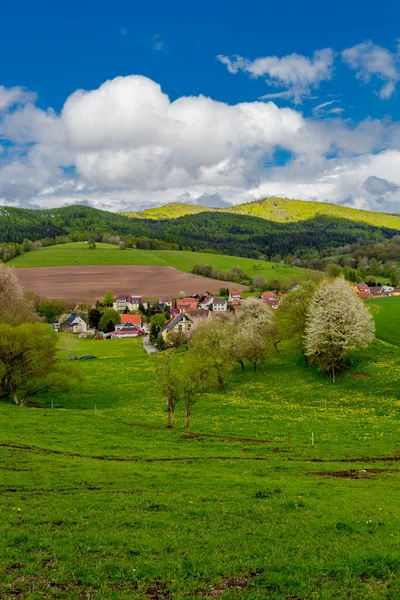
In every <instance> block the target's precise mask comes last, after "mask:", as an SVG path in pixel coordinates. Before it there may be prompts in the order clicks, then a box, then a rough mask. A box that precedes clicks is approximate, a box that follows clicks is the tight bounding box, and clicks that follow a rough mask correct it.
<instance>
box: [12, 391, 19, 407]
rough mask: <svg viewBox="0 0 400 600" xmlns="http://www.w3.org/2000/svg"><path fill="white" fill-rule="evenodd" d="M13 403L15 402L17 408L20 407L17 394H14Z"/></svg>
mask: <svg viewBox="0 0 400 600" xmlns="http://www.w3.org/2000/svg"><path fill="white" fill-rule="evenodd" d="M13 401H14V404H16V405H17V406H19V400H18V396H17V392H13Z"/></svg>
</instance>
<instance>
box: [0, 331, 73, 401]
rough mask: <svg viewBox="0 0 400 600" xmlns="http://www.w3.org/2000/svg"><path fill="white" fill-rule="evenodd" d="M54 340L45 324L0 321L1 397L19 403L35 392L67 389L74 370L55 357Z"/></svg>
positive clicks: (55, 340) (55, 336)
mask: <svg viewBox="0 0 400 600" xmlns="http://www.w3.org/2000/svg"><path fill="white" fill-rule="evenodd" d="M57 341H58V340H57V334H56V333H55V332H54V331H53V330H52V329H51V327H49V326H48V325H43V324H41V323H27V324H23V325H18V326H16V327H12V326H11V325H7V324H0V397H3V398H4V397H10V398H12V400H13V402H14V404H16V405H19V406H22V405H24V404H25V403H26V401H27V400H28V398H31V397H32V396H35V395H37V394H41V393H44V392H48V391H49V390H52V389H54V390H60V389H68V388H69V387H70V385H71V383H72V382H73V380H74V378H76V377H77V372H76V371H75V370H74V369H70V368H68V367H67V366H66V365H63V364H62V363H60V362H59V361H58V360H57V357H56V352H57Z"/></svg>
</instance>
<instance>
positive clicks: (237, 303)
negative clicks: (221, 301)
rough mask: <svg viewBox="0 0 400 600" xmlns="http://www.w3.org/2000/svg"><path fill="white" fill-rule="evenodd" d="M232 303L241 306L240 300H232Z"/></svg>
mask: <svg viewBox="0 0 400 600" xmlns="http://www.w3.org/2000/svg"><path fill="white" fill-rule="evenodd" d="M231 305H232V306H239V301H238V300H232V302H231Z"/></svg>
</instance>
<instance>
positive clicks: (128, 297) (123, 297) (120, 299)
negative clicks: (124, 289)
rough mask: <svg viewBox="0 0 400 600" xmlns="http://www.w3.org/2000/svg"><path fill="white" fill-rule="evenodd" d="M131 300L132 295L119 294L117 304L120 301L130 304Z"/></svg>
mask: <svg viewBox="0 0 400 600" xmlns="http://www.w3.org/2000/svg"><path fill="white" fill-rule="evenodd" d="M129 299H130V295H129V294H118V296H115V300H114V301H115V302H118V301H122V300H123V301H124V302H129Z"/></svg>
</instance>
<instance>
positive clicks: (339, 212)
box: [123, 198, 400, 230]
mask: <svg viewBox="0 0 400 600" xmlns="http://www.w3.org/2000/svg"><path fill="white" fill-rule="evenodd" d="M211 211H212V212H229V213H234V214H240V215H247V216H252V217H259V218H261V219H267V220H270V221H275V222H278V223H288V222H294V221H306V220H308V219H312V218H314V217H316V216H317V215H328V216H332V217H337V218H341V219H350V220H351V221H359V222H362V223H368V224H369V225H374V226H375V227H388V228H390V229H398V230H400V215H388V214H385V213H378V212H371V211H367V210H359V209H355V208H349V207H346V206H339V205H337V204H328V203H325V202H306V201H304V200H289V199H286V198H264V199H262V200H256V201H254V202H248V203H246V204H239V205H237V206H232V208H223V209H221V208H219V209H215V208H207V207H205V206H191V205H186V204H183V203H181V202H172V203H170V204H166V205H164V206H161V207H159V208H150V209H147V210H144V211H141V212H136V213H123V214H125V215H126V216H130V217H135V218H142V219H177V218H179V217H182V216H185V215H192V214H197V213H200V212H211Z"/></svg>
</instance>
